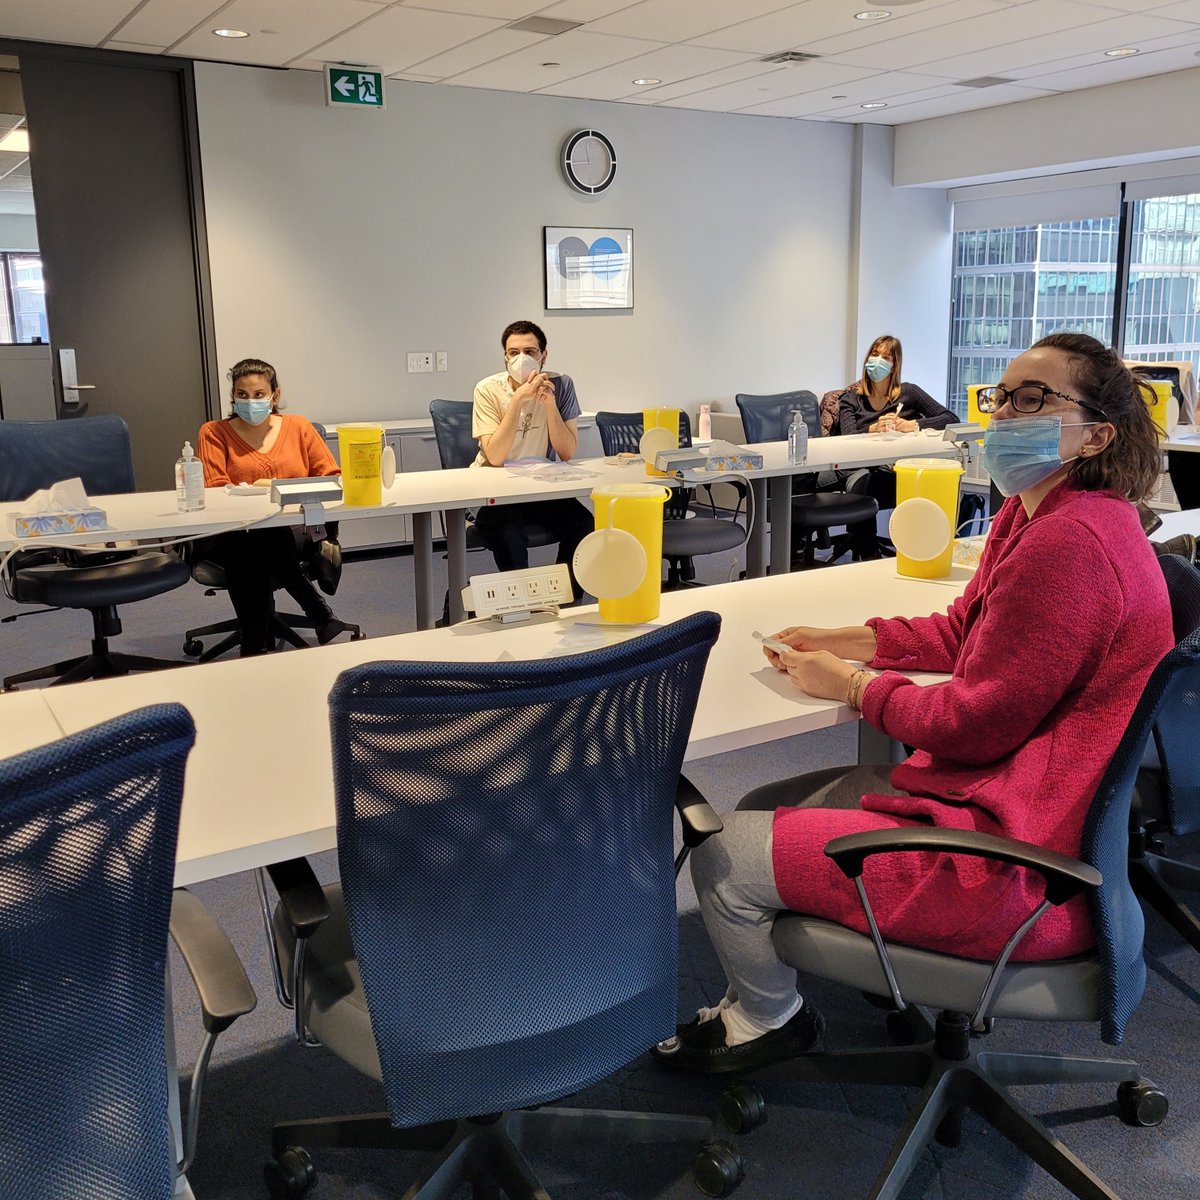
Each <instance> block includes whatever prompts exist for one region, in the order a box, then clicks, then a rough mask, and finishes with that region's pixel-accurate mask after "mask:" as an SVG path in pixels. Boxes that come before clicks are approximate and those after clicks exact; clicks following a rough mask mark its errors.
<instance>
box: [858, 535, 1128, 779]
mask: <svg viewBox="0 0 1200 1200" xmlns="http://www.w3.org/2000/svg"><path fill="white" fill-rule="evenodd" d="M1124 609H1125V600H1124V596H1123V594H1122V590H1121V587H1120V583H1119V581H1118V579H1117V575H1116V572H1115V571H1114V569H1113V566H1112V564H1111V563H1110V562H1109V560H1108V558H1107V556H1106V555H1105V552H1104V549H1103V547H1102V546H1101V545H1100V544H1099V542H1098V541H1097V539H1096V537H1095V535H1094V534H1093V533H1092V532H1091V530H1089V529H1088V528H1087V526H1085V525H1083V524H1081V523H1080V522H1077V521H1074V520H1070V519H1059V520H1056V519H1053V518H1050V519H1047V520H1045V521H1038V522H1035V523H1033V524H1031V525H1030V526H1029V527H1028V528H1027V529H1026V530H1025V531H1024V533H1023V535H1022V536H1021V538H1020V541H1019V544H1017V545H1015V546H1013V547H1012V550H1011V552H1010V553H1009V554H1008V555H1007V557H1006V559H1005V561H1004V562H1003V563H1000V564H998V565H997V567H996V569H995V570H994V571H993V572H992V574H991V578H990V580H989V581H988V592H987V595H986V596H985V597H984V598H983V604H982V609H981V612H980V614H979V616H978V618H977V621H978V624H977V625H976V626H975V627H974V628H973V629H972V631H971V636H970V638H969V639H968V641H967V642H965V643H960V649H959V652H958V655H957V659H956V661H955V662H954V663H953V671H954V674H953V677H952V678H951V679H950V680H949V681H948V682H946V683H942V684H935V685H933V686H930V687H921V686H920V685H918V684H915V683H913V682H912V681H911V680H909V679H906V678H904V677H903V676H901V675H896V674H893V673H890V672H889V673H885V674H883V675H880V676H879V677H878V678H877V679H874V680H872V682H871V683H870V684H869V686H868V687H867V689H866V692H865V694H864V696H863V716H864V717H865V718H866V719H867V720H868V721H870V723H871V724H872V725H875V726H876V727H877V728H879V729H882V730H883V731H884V732H885V733H887V734H890V735H891V736H892V737H894V738H897V739H899V740H900V741H902V742H907V743H908V744H909V745H912V746H916V747H918V748H919V749H921V750H927V751H928V752H930V753H931V754H935V755H939V756H944V757H946V758H948V759H951V760H957V761H960V762H969V763H989V762H994V761H996V760H997V759H999V758H1002V757H1003V756H1004V755H1006V754H1009V753H1010V752H1011V751H1013V750H1014V749H1015V748H1016V747H1017V746H1019V745H1021V744H1022V743H1023V742H1025V741H1026V740H1027V739H1028V738H1029V737H1030V736H1031V735H1032V734H1033V732H1034V730H1036V729H1037V727H1038V726H1039V725H1040V724H1041V722H1042V721H1043V720H1044V719H1045V717H1046V716H1047V715H1048V714H1049V713H1050V712H1051V711H1052V710H1053V709H1054V708H1055V706H1056V705H1058V704H1059V703H1060V702H1061V701H1062V699H1063V697H1064V696H1066V695H1068V694H1069V693H1070V692H1071V691H1072V690H1073V689H1075V688H1076V687H1078V686H1080V683H1081V681H1085V680H1087V679H1090V678H1091V676H1092V675H1093V674H1094V672H1095V670H1096V669H1097V667H1098V665H1099V663H1100V661H1101V659H1102V658H1103V656H1104V654H1105V653H1106V651H1107V650H1108V647H1109V645H1110V644H1111V642H1112V639H1113V636H1114V634H1115V633H1116V630H1117V628H1118V626H1119V624H1120V621H1121V619H1122V615H1123V613H1124ZM952 612H953V610H952ZM960 612H965V609H960ZM927 620H929V621H933V622H935V623H936V622H939V621H944V622H945V625H944V626H940V625H938V626H936V628H938V629H940V630H941V631H942V633H943V634H944V636H945V637H946V638H950V637H953V636H954V633H953V631H954V628H955V625H954V622H953V621H952V619H951V617H949V616H947V617H945V618H927ZM913 624H919V623H913ZM957 628H958V633H959V635H961V633H962V626H961V623H959V625H958V627H957ZM889 636H891V633H890V632H889ZM902 642H903V638H902V637H901V636H900V635H897V643H896V644H897V645H899V644H901V643H902ZM926 642H927V645H928V644H931V643H930V642H929V640H928V639H926ZM946 644H947V646H948V644H949V643H948V642H947V643H946ZM929 661H930V660H929V659H928V658H927V659H924V662H929Z"/></svg>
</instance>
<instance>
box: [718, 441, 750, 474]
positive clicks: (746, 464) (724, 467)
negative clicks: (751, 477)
mask: <svg viewBox="0 0 1200 1200" xmlns="http://www.w3.org/2000/svg"><path fill="white" fill-rule="evenodd" d="M762 465H763V456H762V455H761V454H759V453H757V452H756V451H754V450H747V449H746V447H745V446H735V445H734V444H733V443H732V442H719V441H714V442H712V443H711V444H710V445H709V447H708V469H709V470H710V471H761V470H762Z"/></svg>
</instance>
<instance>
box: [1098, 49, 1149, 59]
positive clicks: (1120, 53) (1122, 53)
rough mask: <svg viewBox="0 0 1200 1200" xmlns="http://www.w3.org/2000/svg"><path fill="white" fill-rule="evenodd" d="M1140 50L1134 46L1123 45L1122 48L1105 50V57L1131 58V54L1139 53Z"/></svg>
mask: <svg viewBox="0 0 1200 1200" xmlns="http://www.w3.org/2000/svg"><path fill="white" fill-rule="evenodd" d="M1139 53H1140V51H1138V50H1135V49H1134V48H1133V47H1132V46H1122V47H1121V49H1120V50H1105V52H1104V57H1105V58H1129V57H1130V56H1131V55H1134V54H1139Z"/></svg>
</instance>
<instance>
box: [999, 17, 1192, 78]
mask: <svg viewBox="0 0 1200 1200" xmlns="http://www.w3.org/2000/svg"><path fill="white" fill-rule="evenodd" d="M1197 50H1200V32H1198V33H1197V36H1196V39H1195V40H1194V41H1193V42H1192V43H1191V44H1190V45H1186V46H1177V47H1174V48H1172V49H1168V50H1158V51H1155V52H1153V53H1150V54H1136V55H1134V56H1133V57H1131V58H1117V59H1107V58H1105V59H1101V60H1100V61H1099V62H1097V61H1096V59H1095V58H1094V57H1091V56H1086V57H1081V58H1077V59H1073V60H1067V61H1066V62H1062V63H1054V64H1050V65H1049V66H1048V67H1047V66H1043V67H1039V68H1037V71H1036V73H1035V71H1034V70H1030V71H1029V72H1022V75H1021V82H1022V83H1024V84H1026V85H1027V86H1029V87H1046V88H1054V89H1055V90H1056V91H1075V90H1076V89H1077V88H1089V87H1103V86H1104V85H1105V84H1108V83H1120V82H1121V81H1122V80H1124V79H1144V78H1145V77H1146V76H1148V75H1160V74H1163V73H1164V72H1167V71H1187V70H1192V69H1194V68H1195V67H1196V66H1197V65H1198V64H1197V61H1196V51H1197Z"/></svg>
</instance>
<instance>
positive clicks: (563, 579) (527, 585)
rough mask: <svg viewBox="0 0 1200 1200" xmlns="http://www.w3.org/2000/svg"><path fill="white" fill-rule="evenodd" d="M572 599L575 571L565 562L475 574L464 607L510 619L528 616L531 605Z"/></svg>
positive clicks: (486, 614)
mask: <svg viewBox="0 0 1200 1200" xmlns="http://www.w3.org/2000/svg"><path fill="white" fill-rule="evenodd" d="M572 599H574V593H573V592H572V590H571V573H570V572H569V571H568V570H567V566H566V564H565V563H554V564H553V565H552V566H549V567H526V568H525V569H524V570H522V571H496V572H495V573H494V574H492V575H474V576H472V578H471V582H470V583H468V584H467V586H466V587H465V588H463V594H462V602H463V608H465V609H466V610H467V611H468V612H473V613H474V614H475V615H476V616H478V617H501V618H504V619H507V620H514V619H519V616H520V615H526V616H527V615H528V614H529V611H530V609H534V608H544V607H547V606H548V605H552V604H569V603H570V602H571V600H572Z"/></svg>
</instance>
